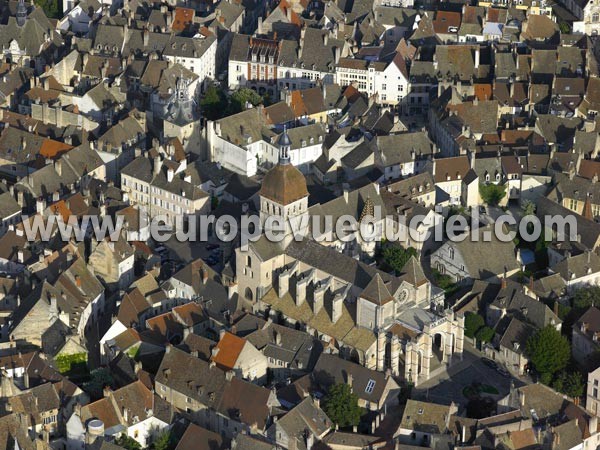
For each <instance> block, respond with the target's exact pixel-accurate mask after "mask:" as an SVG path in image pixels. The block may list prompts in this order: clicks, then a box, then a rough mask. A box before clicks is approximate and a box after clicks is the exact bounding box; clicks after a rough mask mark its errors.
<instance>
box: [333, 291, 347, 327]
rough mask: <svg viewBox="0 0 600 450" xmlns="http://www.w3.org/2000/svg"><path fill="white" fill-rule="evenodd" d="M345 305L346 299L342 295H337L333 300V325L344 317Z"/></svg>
mask: <svg viewBox="0 0 600 450" xmlns="http://www.w3.org/2000/svg"><path fill="white" fill-rule="evenodd" d="M343 303H344V298H343V297H342V296H341V295H339V294H338V295H336V296H335V297H334V299H333V302H332V305H331V321H332V322H333V323H337V321H338V320H340V317H342V304H343Z"/></svg>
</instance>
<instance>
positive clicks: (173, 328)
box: [146, 312, 183, 340]
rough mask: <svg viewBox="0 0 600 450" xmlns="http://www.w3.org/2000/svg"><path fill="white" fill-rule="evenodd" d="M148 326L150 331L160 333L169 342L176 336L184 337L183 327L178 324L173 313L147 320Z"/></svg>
mask: <svg viewBox="0 0 600 450" xmlns="http://www.w3.org/2000/svg"><path fill="white" fill-rule="evenodd" d="M146 326H147V327H148V329H149V330H152V331H154V332H156V333H159V334H160V335H162V336H163V337H165V338H166V339H167V340H170V339H171V338H172V337H173V336H175V335H180V336H183V325H181V324H180V323H179V322H177V320H176V319H175V317H174V316H173V313H171V312H168V313H166V314H161V315H160V316H156V317H153V318H151V319H148V320H146Z"/></svg>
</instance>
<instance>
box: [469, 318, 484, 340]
mask: <svg viewBox="0 0 600 450" xmlns="http://www.w3.org/2000/svg"><path fill="white" fill-rule="evenodd" d="M484 325H485V320H484V319H483V317H481V316H480V315H479V314H475V313H472V312H469V313H467V314H465V336H467V337H469V338H471V339H473V338H474V337H475V335H476V334H477V332H478V331H479V329H480V328H483V327H484Z"/></svg>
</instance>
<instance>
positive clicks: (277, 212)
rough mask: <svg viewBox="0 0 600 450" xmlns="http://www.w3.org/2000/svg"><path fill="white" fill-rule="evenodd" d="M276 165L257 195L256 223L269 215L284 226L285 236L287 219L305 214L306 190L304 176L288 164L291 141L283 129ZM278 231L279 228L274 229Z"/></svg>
mask: <svg viewBox="0 0 600 450" xmlns="http://www.w3.org/2000/svg"><path fill="white" fill-rule="evenodd" d="M277 146H278V148H279V162H278V164H277V165H276V166H275V167H273V168H272V169H271V170H269V172H267V174H266V175H265V178H264V179H263V182H262V186H261V189H260V192H259V195H260V222H261V224H262V226H263V229H266V228H268V224H267V227H266V228H265V223H266V221H267V219H268V218H269V217H270V216H278V217H280V218H281V219H282V220H283V221H284V223H285V227H286V228H285V229H286V234H287V235H289V234H291V232H292V228H291V224H290V219H292V218H298V219H301V218H300V216H302V215H308V189H307V187H306V179H305V178H304V175H302V173H301V172H300V171H299V170H298V169H296V168H295V167H294V166H293V165H292V164H291V163H290V148H291V146H292V142H291V140H290V137H289V135H288V133H287V130H286V129H285V128H284V130H283V133H282V134H281V136H279V140H278V141H277ZM277 228H279V227H277Z"/></svg>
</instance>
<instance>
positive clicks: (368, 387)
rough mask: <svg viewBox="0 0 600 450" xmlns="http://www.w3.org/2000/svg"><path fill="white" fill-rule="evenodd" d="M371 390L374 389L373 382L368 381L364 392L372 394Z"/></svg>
mask: <svg viewBox="0 0 600 450" xmlns="http://www.w3.org/2000/svg"><path fill="white" fill-rule="evenodd" d="M373 389H375V380H369V382H368V383H367V387H366V388H365V392H366V393H367V394H372V393H373Z"/></svg>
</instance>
